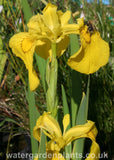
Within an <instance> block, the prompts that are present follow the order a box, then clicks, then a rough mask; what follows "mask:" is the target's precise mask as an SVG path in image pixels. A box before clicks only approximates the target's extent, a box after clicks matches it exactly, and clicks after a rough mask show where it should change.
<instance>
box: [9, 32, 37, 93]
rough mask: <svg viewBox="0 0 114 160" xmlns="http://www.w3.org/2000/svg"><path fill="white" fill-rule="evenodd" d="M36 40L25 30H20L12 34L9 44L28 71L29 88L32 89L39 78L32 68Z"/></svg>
mask: <svg viewBox="0 0 114 160" xmlns="http://www.w3.org/2000/svg"><path fill="white" fill-rule="evenodd" d="M36 44H37V41H35V40H34V39H32V38H31V35H30V34H29V33H27V32H21V33H18V34H16V35H14V36H13V37H12V38H11V39H10V41H9V46H10V47H11V48H12V51H13V53H14V54H15V55H16V56H17V57H19V58H21V59H22V60H23V61H24V63H25V66H26V68H27V69H28V72H29V81H30V90H31V91H33V90H35V89H36V87H37V86H38V85H39V79H38V77H37V75H36V73H35V71H34V69H33V53H34V50H35V47H36Z"/></svg>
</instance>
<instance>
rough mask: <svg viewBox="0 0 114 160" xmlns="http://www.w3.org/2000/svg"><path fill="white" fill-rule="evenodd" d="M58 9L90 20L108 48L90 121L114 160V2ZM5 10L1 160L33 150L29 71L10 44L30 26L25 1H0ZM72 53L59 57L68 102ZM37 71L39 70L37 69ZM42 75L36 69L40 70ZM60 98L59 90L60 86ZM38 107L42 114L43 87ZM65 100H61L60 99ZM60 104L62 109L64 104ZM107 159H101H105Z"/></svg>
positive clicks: (36, 8) (38, 6)
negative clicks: (30, 127) (31, 144)
mask: <svg viewBox="0 0 114 160" xmlns="http://www.w3.org/2000/svg"><path fill="white" fill-rule="evenodd" d="M44 2H45V1H43V0H41V1H40V0H31V1H29V4H30V6H31V9H32V12H33V14H37V12H41V10H42V9H43V8H44V7H45V4H44ZM51 2H52V3H54V4H56V5H57V6H58V8H59V9H62V10H63V11H65V10H66V9H68V7H69V6H71V10H72V12H73V17H74V21H75V20H76V18H79V17H80V15H82V14H83V15H84V16H85V20H91V21H92V22H93V23H94V24H95V26H96V28H97V30H99V32H100V33H101V36H102V38H103V39H104V40H106V41H107V42H108V43H109V46H110V60H109V63H108V64H107V65H106V66H105V67H102V68H101V69H100V70H99V71H97V72H96V73H94V74H93V75H91V85H90V100H89V102H90V104H89V117H88V119H91V120H93V121H95V122H96V126H97V128H98V131H99V133H98V137H97V142H98V143H99V145H100V148H101V153H103V152H105V153H107V154H108V159H109V160H112V159H113V158H114V152H113V151H114V147H113V141H114V132H113V131H114V106H113V102H114V12H113V11H114V2H113V1H110V5H105V4H103V3H102V1H99V3H97V1H94V2H91V3H87V2H86V1H68V0H53V1H51ZM0 5H2V6H3V10H2V11H1V13H0V142H1V143H0V159H1V160H4V159H7V158H6V157H5V156H6V153H11V152H13V153H14V152H21V153H26V152H31V148H30V132H29V113H28V103H27V95H26V84H27V70H26V68H25V66H24V63H23V62H22V61H21V60H20V59H19V58H17V57H15V55H13V54H12V52H11V49H10V48H9V46H8V43H9V39H10V38H11V36H12V35H14V34H15V33H17V32H20V31H26V30H27V27H26V23H25V21H24V14H23V10H22V7H21V0H0ZM68 56H69V55H68V51H66V54H64V55H63V56H62V57H61V58H60V59H59V62H60V66H59V74H60V77H61V78H60V79H59V84H64V86H65V89H66V93H67V97H68V99H69V101H70V91H69V89H68V88H69V80H70V77H69V71H70V68H69V67H68V66H67V65H66V61H67V59H68ZM35 67H36V66H35ZM37 71H38V69H37ZM86 81H87V76H86V75H82V82H83V83H82V84H83V86H82V89H83V91H86ZM58 93H59V95H60V97H59V99H60V100H61V89H60V87H58ZM35 95H36V107H37V109H38V110H39V111H40V112H42V111H43V110H44V109H45V107H46V106H45V95H44V91H43V87H42V84H41V85H40V86H39V88H38V89H37V90H36V91H35ZM61 101H62V100H61ZM61 101H60V104H59V105H60V106H61V103H62V102H61ZM102 159H103V158H102Z"/></svg>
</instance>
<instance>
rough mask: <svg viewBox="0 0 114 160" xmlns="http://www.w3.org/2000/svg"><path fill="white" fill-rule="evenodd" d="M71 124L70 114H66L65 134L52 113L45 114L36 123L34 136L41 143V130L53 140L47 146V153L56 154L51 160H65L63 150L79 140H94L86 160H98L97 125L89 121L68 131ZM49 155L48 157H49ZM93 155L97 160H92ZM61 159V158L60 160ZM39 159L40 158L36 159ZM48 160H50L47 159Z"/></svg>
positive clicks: (64, 122) (64, 119)
mask: <svg viewBox="0 0 114 160" xmlns="http://www.w3.org/2000/svg"><path fill="white" fill-rule="evenodd" d="M69 122H70V116H69V114H66V115H65V116H64V118H63V127H64V130H63V134H62V132H61V129H60V126H59V124H58V122H57V121H56V120H55V119H54V118H53V117H52V116H51V115H50V113H49V112H48V113H46V112H44V113H43V115H42V116H40V117H39V119H38V120H37V122H36V126H35V127H34V129H33V136H34V137H35V138H36V139H37V140H38V141H39V142H40V139H41V129H42V130H43V132H44V134H45V135H46V136H48V137H49V138H50V139H51V140H50V141H49V142H48V143H47V145H46V151H47V153H48V154H49V153H51V154H54V155H55V156H56V157H53V158H52V159H50V160H64V157H63V156H62V154H61V153H60V151H61V149H64V147H65V146H67V145H68V144H70V143H71V142H72V141H74V140H76V139H79V138H84V137H85V138H90V139H91V140H92V145H91V149H90V153H89V155H88V157H87V158H86V160H93V159H96V160H98V159H99V158H98V155H99V153H100V148H99V145H98V144H97V143H96V140H95V138H96V135H97V129H96V127H95V123H94V122H92V121H87V123H85V124H84V125H77V126H74V127H72V128H70V129H69V130H68V131H66V129H67V127H68V125H69ZM48 154H47V155H48ZM92 154H94V155H95V158H92V156H91V155H92ZM60 155H61V156H60ZM60 157H61V158H60ZM36 159H38V158H36ZM47 159H48V158H47Z"/></svg>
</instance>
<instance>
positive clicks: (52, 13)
mask: <svg viewBox="0 0 114 160" xmlns="http://www.w3.org/2000/svg"><path fill="white" fill-rule="evenodd" d="M43 21H44V23H45V25H46V26H47V27H48V28H49V29H50V30H51V31H53V30H54V29H55V28H58V26H59V21H58V15H57V7H56V6H54V5H52V4H51V3H48V5H47V6H46V7H45V8H44V10H43Z"/></svg>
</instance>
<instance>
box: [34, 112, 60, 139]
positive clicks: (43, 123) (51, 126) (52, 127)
mask: <svg viewBox="0 0 114 160" xmlns="http://www.w3.org/2000/svg"><path fill="white" fill-rule="evenodd" d="M41 129H43V131H44V133H45V134H46V135H47V136H48V137H50V138H51V139H52V138H53V139H56V138H59V137H61V136H62V133H61V129H60V127H59V124H58V122H57V121H56V120H55V119H54V118H53V117H52V116H50V113H49V112H48V113H46V112H44V113H43V115H42V116H40V117H39V119H38V120H37V123H36V126H35V127H34V129H33V135H34V137H35V138H36V139H37V140H38V141H40V136H41V135H40V130H41Z"/></svg>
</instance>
